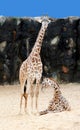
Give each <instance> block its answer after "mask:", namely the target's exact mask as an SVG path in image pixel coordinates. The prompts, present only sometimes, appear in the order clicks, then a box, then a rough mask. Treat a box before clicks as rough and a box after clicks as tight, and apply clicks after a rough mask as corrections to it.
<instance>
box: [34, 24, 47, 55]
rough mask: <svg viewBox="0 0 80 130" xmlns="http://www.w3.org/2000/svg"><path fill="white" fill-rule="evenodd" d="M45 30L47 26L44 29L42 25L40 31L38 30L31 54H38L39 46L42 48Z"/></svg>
mask: <svg viewBox="0 0 80 130" xmlns="http://www.w3.org/2000/svg"><path fill="white" fill-rule="evenodd" d="M46 29H47V26H46V27H45V26H43V25H42V26H41V29H40V31H39V34H38V36H37V39H36V42H35V45H34V47H33V49H32V53H36V54H40V51H41V46H42V42H43V38H44V35H45V31H46Z"/></svg>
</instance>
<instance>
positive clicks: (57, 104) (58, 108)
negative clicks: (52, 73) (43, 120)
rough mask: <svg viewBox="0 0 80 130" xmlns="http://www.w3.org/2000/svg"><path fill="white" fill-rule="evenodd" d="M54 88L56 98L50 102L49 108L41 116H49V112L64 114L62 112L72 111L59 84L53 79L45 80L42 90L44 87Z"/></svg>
mask: <svg viewBox="0 0 80 130" xmlns="http://www.w3.org/2000/svg"><path fill="white" fill-rule="evenodd" d="M49 86H51V87H53V88H54V96H53V98H52V100H51V101H50V104H49V106H48V108H47V109H46V110H44V111H41V112H40V115H44V114H47V113H49V112H62V111H65V110H67V111H70V109H71V108H70V106H69V103H68V101H67V100H66V99H65V98H64V97H63V96H62V93H61V90H60V87H59V84H58V83H57V82H56V81H55V80H53V79H52V78H44V80H43V82H42V89H43V88H44V87H49Z"/></svg>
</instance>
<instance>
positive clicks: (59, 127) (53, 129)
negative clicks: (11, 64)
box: [0, 83, 80, 130]
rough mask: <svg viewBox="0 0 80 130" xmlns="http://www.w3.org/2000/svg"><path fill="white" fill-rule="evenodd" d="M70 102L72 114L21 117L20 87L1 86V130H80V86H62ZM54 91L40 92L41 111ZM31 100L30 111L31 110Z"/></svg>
mask: <svg viewBox="0 0 80 130" xmlns="http://www.w3.org/2000/svg"><path fill="white" fill-rule="evenodd" d="M60 86H61V90H62V93H63V95H64V97H65V98H66V99H67V100H68V101H69V103H70V105H71V108H72V110H71V111H70V112H67V111H65V112H60V113H48V114H46V115H42V116H34V115H25V114H24V112H22V113H23V114H22V115H19V103H20V85H18V84H17V85H4V86H0V130H80V84H77V83H74V84H72V83H69V84H60ZM52 92H53V90H52V89H51V88H47V89H46V90H45V91H44V92H42V91H40V95H39V110H44V109H45V108H46V107H47V106H48V103H49V100H50V99H51V98H52ZM29 105H30V98H29V100H28V109H29V108H30V106H29Z"/></svg>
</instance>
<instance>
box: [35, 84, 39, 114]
mask: <svg viewBox="0 0 80 130" xmlns="http://www.w3.org/2000/svg"><path fill="white" fill-rule="evenodd" d="M38 97H39V84H36V91H35V109H36V113H35V114H37V115H38V114H39V112H38Z"/></svg>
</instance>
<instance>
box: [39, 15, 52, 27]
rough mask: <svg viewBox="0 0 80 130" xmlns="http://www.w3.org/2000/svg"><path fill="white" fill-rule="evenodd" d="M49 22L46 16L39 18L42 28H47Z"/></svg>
mask: <svg viewBox="0 0 80 130" xmlns="http://www.w3.org/2000/svg"><path fill="white" fill-rule="evenodd" d="M50 22H51V21H50V20H49V17H48V16H42V17H41V23H42V25H43V26H45V27H46V28H47V26H48V24H49V23H50Z"/></svg>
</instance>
